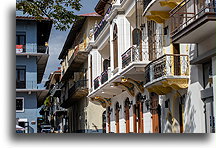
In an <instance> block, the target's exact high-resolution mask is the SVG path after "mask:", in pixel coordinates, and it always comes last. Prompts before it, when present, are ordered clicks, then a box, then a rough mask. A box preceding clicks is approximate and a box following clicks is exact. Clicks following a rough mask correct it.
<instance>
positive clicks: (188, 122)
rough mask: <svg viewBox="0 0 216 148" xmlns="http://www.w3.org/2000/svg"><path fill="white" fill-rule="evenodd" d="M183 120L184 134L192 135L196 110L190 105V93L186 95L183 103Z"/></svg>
mask: <svg viewBox="0 0 216 148" xmlns="http://www.w3.org/2000/svg"><path fill="white" fill-rule="evenodd" d="M185 110H186V112H185V119H184V132H185V133H194V131H195V128H196V124H195V121H194V115H195V113H196V110H195V109H194V106H192V104H191V91H189V92H188V93H187V98H186V101H185Z"/></svg>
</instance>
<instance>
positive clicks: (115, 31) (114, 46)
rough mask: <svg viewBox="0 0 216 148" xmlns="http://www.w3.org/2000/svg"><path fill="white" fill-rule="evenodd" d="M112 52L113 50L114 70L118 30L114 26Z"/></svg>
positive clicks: (116, 65)
mask: <svg viewBox="0 0 216 148" xmlns="http://www.w3.org/2000/svg"><path fill="white" fill-rule="evenodd" d="M113 50H114V52H113V53H114V69H115V68H117V67H118V28H117V25H116V24H115V25H114V29H113Z"/></svg>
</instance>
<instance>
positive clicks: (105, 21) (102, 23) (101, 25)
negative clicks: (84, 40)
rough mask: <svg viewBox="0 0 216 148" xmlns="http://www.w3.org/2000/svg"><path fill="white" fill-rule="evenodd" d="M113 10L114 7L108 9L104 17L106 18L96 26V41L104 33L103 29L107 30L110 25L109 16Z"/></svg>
mask: <svg viewBox="0 0 216 148" xmlns="http://www.w3.org/2000/svg"><path fill="white" fill-rule="evenodd" d="M111 9H112V5H111V6H110V7H109V8H108V9H107V11H106V13H105V15H104V18H103V19H102V20H101V21H100V23H98V25H97V26H96V28H95V31H94V40H96V39H97V38H98V36H99V35H100V33H101V32H102V31H103V29H104V28H105V26H106V24H107V23H108V21H107V18H108V15H109V14H110V12H111Z"/></svg>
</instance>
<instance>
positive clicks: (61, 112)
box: [40, 67, 68, 133]
mask: <svg viewBox="0 0 216 148" xmlns="http://www.w3.org/2000/svg"><path fill="white" fill-rule="evenodd" d="M60 78H61V70H60V67H59V70H58V71H54V72H53V73H51V74H50V76H49V80H48V81H47V82H46V84H45V86H46V89H48V90H49V92H48V95H47V97H46V99H45V101H44V104H43V105H42V108H41V110H40V114H41V115H42V116H43V120H44V122H43V123H42V124H41V125H42V126H43V125H50V126H51V127H52V129H53V132H55V133H67V132H68V118H67V110H66V109H65V108H62V107H61V106H60V105H61V102H60V97H61V87H62V86H63V85H62V83H61V82H60Z"/></svg>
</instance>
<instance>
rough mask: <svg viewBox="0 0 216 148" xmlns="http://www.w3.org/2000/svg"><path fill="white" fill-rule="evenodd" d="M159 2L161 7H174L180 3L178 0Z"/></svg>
mask: <svg viewBox="0 0 216 148" xmlns="http://www.w3.org/2000/svg"><path fill="white" fill-rule="evenodd" d="M159 3H160V5H161V7H170V8H171V9H174V8H175V7H176V6H177V5H178V4H179V2H176V1H160V2H159Z"/></svg>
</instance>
